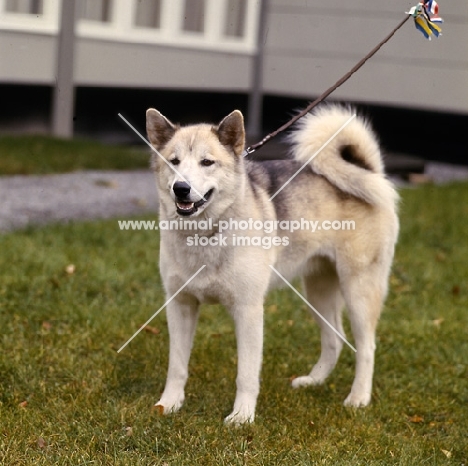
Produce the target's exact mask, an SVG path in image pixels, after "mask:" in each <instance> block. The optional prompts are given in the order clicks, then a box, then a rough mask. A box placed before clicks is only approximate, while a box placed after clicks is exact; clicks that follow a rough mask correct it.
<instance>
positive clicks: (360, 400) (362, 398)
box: [344, 392, 371, 408]
mask: <svg viewBox="0 0 468 466" xmlns="http://www.w3.org/2000/svg"><path fill="white" fill-rule="evenodd" d="M370 401H371V394H370V393H359V394H355V393H352V392H351V393H350V394H349V395H348V397H347V398H346V400H345V401H344V405H345V406H347V407H349V408H364V407H365V406H367V405H368V404H369V403H370Z"/></svg>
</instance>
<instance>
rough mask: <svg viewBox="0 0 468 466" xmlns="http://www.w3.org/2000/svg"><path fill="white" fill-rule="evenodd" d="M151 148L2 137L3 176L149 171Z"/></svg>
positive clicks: (1, 160)
mask: <svg viewBox="0 0 468 466" xmlns="http://www.w3.org/2000/svg"><path fill="white" fill-rule="evenodd" d="M148 166H149V149H146V148H141V149H140V148H131V147H123V146H112V145H106V144H100V143H98V142H95V141H86V140H79V139H74V140H72V141H68V140H65V139H56V138H52V137H49V136H24V135H22V136H0V175H31V174H41V175H42V174H49V173H65V172H72V171H76V170H131V169H137V168H148Z"/></svg>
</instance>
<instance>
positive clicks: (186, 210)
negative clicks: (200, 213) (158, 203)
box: [176, 189, 214, 217]
mask: <svg viewBox="0 0 468 466" xmlns="http://www.w3.org/2000/svg"><path fill="white" fill-rule="evenodd" d="M213 191H214V189H210V190H209V191H208V192H207V193H205V195H204V196H203V198H202V199H200V200H199V201H197V202H186V201H183V200H176V209H177V213H178V214H179V215H183V216H185V217H188V216H189V215H193V214H194V213H195V212H196V211H197V210H198V208H199V207H201V206H202V205H203V204H205V203H206V202H208V200H209V198H210V197H211V195H212V194H213Z"/></svg>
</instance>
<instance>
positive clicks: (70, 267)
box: [65, 264, 76, 275]
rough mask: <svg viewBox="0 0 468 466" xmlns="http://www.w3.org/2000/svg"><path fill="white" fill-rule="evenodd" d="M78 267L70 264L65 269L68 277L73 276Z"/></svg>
mask: <svg viewBox="0 0 468 466" xmlns="http://www.w3.org/2000/svg"><path fill="white" fill-rule="evenodd" d="M75 270H76V267H75V264H69V265H67V266H66V267H65V272H66V273H67V274H68V275H73V274H74V273H75Z"/></svg>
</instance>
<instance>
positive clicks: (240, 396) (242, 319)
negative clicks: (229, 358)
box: [225, 303, 263, 425]
mask: <svg viewBox="0 0 468 466" xmlns="http://www.w3.org/2000/svg"><path fill="white" fill-rule="evenodd" d="M232 314H233V318H234V322H235V326H236V338H237V357H238V365H237V380H236V384H237V392H236V400H235V402H234V408H233V411H232V413H231V414H230V415H229V416H228V417H226V419H225V422H226V423H228V424H234V425H239V424H243V423H246V422H253V421H254V418H255V406H256V404H257V397H258V393H259V390H260V370H261V364H262V350H263V303H260V304H258V305H256V306H252V305H243V306H236V307H235V308H234V309H232Z"/></svg>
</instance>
